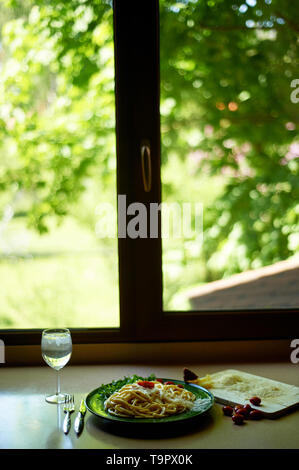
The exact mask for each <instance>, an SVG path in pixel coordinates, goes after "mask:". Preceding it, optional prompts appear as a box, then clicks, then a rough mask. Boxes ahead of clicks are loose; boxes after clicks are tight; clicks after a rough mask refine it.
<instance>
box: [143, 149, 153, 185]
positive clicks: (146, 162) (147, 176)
mask: <svg viewBox="0 0 299 470" xmlns="http://www.w3.org/2000/svg"><path fill="white" fill-rule="evenodd" d="M141 170H142V181H143V188H144V191H145V192H146V193H149V192H150V190H151V189H152V159H151V147H150V143H149V141H144V142H142V143H141Z"/></svg>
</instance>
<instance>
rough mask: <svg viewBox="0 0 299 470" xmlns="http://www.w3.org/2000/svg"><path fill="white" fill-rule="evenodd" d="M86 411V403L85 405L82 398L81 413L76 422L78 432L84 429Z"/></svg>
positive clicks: (75, 427)
mask: <svg viewBox="0 0 299 470" xmlns="http://www.w3.org/2000/svg"><path fill="white" fill-rule="evenodd" d="M85 413H86V405H85V402H84V400H81V404H80V408H79V413H78V414H77V416H76V419H75V423H74V429H75V432H76V433H77V434H80V433H81V432H82V430H83V427H84V416H85Z"/></svg>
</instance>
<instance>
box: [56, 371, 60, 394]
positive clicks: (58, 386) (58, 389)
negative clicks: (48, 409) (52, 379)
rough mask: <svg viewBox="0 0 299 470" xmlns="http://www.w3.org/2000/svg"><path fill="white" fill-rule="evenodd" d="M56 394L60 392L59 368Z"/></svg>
mask: <svg viewBox="0 0 299 470" xmlns="http://www.w3.org/2000/svg"><path fill="white" fill-rule="evenodd" d="M56 394H57V395H59V394H60V375H59V370H58V371H57V392H56Z"/></svg>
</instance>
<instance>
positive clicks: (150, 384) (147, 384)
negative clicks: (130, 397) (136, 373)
mask: <svg viewBox="0 0 299 470" xmlns="http://www.w3.org/2000/svg"><path fill="white" fill-rule="evenodd" d="M137 383H138V385H140V386H141V387H144V388H154V386H155V384H154V382H149V381H148V380H140V381H139V382H137Z"/></svg>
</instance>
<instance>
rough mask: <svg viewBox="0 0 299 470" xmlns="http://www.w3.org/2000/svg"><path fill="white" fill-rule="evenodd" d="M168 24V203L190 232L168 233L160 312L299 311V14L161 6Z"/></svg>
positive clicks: (230, 6)
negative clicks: (162, 308)
mask: <svg viewBox="0 0 299 470" xmlns="http://www.w3.org/2000/svg"><path fill="white" fill-rule="evenodd" d="M160 21H161V25H160V35H161V126H162V127H161V129H162V194H163V203H166V204H167V205H170V204H172V208H174V213H175V214H176V215H175V217H174V219H175V221H176V224H177V225H178V224H179V222H180V221H182V222H183V220H184V219H183V214H184V215H185V217H186V218H188V214H187V212H186V210H184V207H183V203H189V204H191V207H189V209H188V210H191V214H192V222H193V226H192V227H191V230H190V231H189V232H188V231H186V230H187V229H188V227H189V226H188V222H187V228H186V222H185V226H184V225H182V226H181V229H182V233H181V234H180V233H178V232H176V233H175V234H174V236H172V237H171V236H168V237H167V230H166V236H165V234H164V238H163V283H164V292H163V299H164V309H165V310H190V309H192V310H231V309H260V308H263V309H267V308H288V307H290V308H291V307H298V306H299V290H298V271H299V261H298V257H297V253H298V250H299V230H298V228H299V225H298V222H299V205H298V195H299V183H298V182H299V179H298V172H299V160H298V156H299V150H298V149H299V140H298V106H299V105H298V102H299V74H298V70H299V68H298V65H299V64H298V57H299V54H298V52H299V51H298V39H297V35H298V27H297V25H298V8H297V6H296V5H295V2H293V1H291V0H286V1H284V2H279V1H276V0H246V1H245V0H244V1H234V2H224V1H222V0H211V1H206V2H203V1H199V0H182V1H181V2H173V1H170V0H161V2H160ZM173 203H175V204H176V206H175V204H173ZM195 204H198V210H197V211H196V207H195ZM200 205H202V210H203V214H202V213H201V211H200ZM186 207H187V206H186ZM165 214H166V215H165ZM165 214H164V215H162V231H163V226H164V228H165V227H167V224H168V222H167V220H168V219H167V216H168V214H169V211H168V213H165ZM202 216H203V219H202ZM195 219H196V220H197V227H195ZM202 220H203V224H202V227H203V230H202V233H201V223H202ZM185 221H186V219H185ZM195 228H196V230H195ZM201 234H202V236H201Z"/></svg>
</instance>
